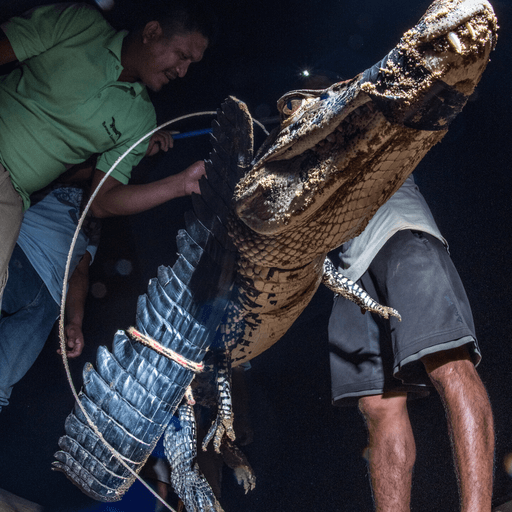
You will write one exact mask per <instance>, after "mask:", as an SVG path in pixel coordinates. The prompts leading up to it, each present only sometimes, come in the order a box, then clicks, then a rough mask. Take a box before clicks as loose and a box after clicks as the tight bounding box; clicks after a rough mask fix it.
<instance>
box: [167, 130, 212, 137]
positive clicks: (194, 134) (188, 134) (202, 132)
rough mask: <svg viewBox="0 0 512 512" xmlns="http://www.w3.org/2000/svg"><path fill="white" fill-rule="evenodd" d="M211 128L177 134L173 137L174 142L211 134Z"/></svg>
mask: <svg viewBox="0 0 512 512" xmlns="http://www.w3.org/2000/svg"><path fill="white" fill-rule="evenodd" d="M211 132H212V129H211V128H204V129H202V130H193V131H191V132H184V133H177V134H176V135H173V136H172V138H173V139H174V140H178V139H186V138H188V137H197V136H198V135H206V134H207V133H211Z"/></svg>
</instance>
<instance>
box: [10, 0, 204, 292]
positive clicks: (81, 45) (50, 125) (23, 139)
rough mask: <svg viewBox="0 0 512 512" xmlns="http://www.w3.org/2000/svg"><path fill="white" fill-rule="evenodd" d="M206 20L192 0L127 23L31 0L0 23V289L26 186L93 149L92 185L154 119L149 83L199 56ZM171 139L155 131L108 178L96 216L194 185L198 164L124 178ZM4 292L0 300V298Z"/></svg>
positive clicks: (156, 201) (139, 206) (123, 211)
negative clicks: (1, 72)
mask: <svg viewBox="0 0 512 512" xmlns="http://www.w3.org/2000/svg"><path fill="white" fill-rule="evenodd" d="M210 38H211V26H210V20H209V18H208V16H207V15H206V16H205V14H204V13H203V11H201V10H200V9H197V7H194V6H193V5H192V4H191V2H184V3H183V4H178V5H174V4H173V6H171V7H166V9H165V11H164V12H160V13H158V15H156V16H155V17H154V19H152V20H151V21H149V22H148V23H146V24H145V25H143V26H142V27H141V28H140V29H139V30H136V31H134V32H130V33H128V32H126V31H120V32H117V31H116V30H114V29H113V28H112V27H111V26H110V25H109V24H108V23H107V22H106V21H105V19H104V18H103V16H102V15H101V14H100V13H99V12H98V11H97V10H96V9H95V8H93V7H91V6H89V5H87V4H56V5H47V6H42V7H38V8H36V9H34V10H32V11H29V12H28V13H26V14H24V15H23V16H19V17H15V18H11V19H10V20H9V21H8V22H6V23H4V24H3V25H1V27H0V65H2V64H6V63H9V62H15V61H18V62H19V63H20V64H21V65H19V66H16V68H15V69H14V70H13V71H11V73H9V74H8V75H6V76H4V77H1V78H0V297H1V294H2V291H3V286H4V283H2V278H4V279H5V277H4V276H5V275H6V269H7V265H8V262H9V258H10V255H11V252H12V249H13V247H14V244H15V243H16V239H17V237H18V232H19V225H20V223H21V219H22V215H23V211H24V210H25V209H26V208H28V206H29V205H30V200H29V196H30V194H31V193H32V192H34V191H36V190H39V189H40V188H42V187H44V186H45V185H47V184H48V183H50V182H51V181H53V180H54V179H55V178H56V177H58V176H59V175H60V174H62V173H63V172H64V171H66V169H68V168H69V167H71V166H73V165H75V164H78V163H80V162H83V161H85V160H87V158H89V157H90V156H91V155H92V154H96V153H99V154H100V156H99V158H98V163H97V169H98V171H97V172H96V176H95V180H94V184H93V186H94V187H95V186H96V185H97V184H98V183H99V181H100V180H101V178H102V177H103V176H104V173H105V172H107V171H108V170H109V169H110V167H111V165H112V164H113V163H114V162H115V161H116V160H117V158H118V157H119V156H120V155H122V154H123V153H124V152H125V151H126V150H127V149H128V148H129V147H130V146H131V145H132V144H133V143H134V142H136V141H137V140H138V139H140V137H142V136H143V135H144V134H146V133H147V132H149V131H150V130H152V129H153V128H155V126H156V115H155V111H154V108H153V105H152V104H151V101H150V99H149V95H148V93H147V90H146V87H149V88H150V89H151V90H153V91H159V90H160V89H161V88H162V87H163V86H164V85H166V84H167V83H168V82H169V81H170V80H173V79H175V78H178V77H180V78H181V77H183V76H185V74H186V72H187V70H188V67H189V65H190V64H191V63H193V62H198V61H200V60H201V59H202V57H203V54H204V51H205V50H206V48H207V46H208V43H209V40H210ZM160 147H161V148H162V149H164V150H167V149H168V148H169V147H172V138H170V136H169V135H168V134H166V133H159V134H157V135H156V136H154V137H153V138H152V139H151V141H150V142H148V141H146V142H144V143H141V144H140V145H139V146H138V147H137V148H135V149H134V150H133V151H132V152H131V153H130V154H129V155H128V156H127V157H126V158H125V159H124V160H123V161H122V162H121V163H120V164H119V165H118V166H117V168H116V169H115V171H114V172H113V173H112V174H111V175H110V176H109V178H107V180H106V182H105V183H104V185H103V186H102V188H101V189H100V191H99V193H98V195H97V197H96V199H95V201H94V203H93V206H92V209H93V213H94V214H95V215H96V216H98V217H106V216H111V215H128V214H133V213H139V212H141V211H145V210H147V209H149V208H152V207H154V206H157V205H160V204H162V203H164V202H166V201H168V200H170V199H173V198H175V197H179V196H184V195H188V194H191V193H192V192H199V187H198V180H199V178H200V177H201V176H202V175H203V174H204V163H203V162H202V161H199V162H196V163H195V164H193V165H192V166H190V167H188V168H187V169H185V170H184V171H183V172H181V173H179V174H175V175H172V176H169V177H167V178H164V179H162V180H159V181H157V182H153V183H149V184H145V185H127V183H128V181H129V178H130V173H131V170H132V167H133V166H135V165H136V164H137V163H138V162H139V161H140V159H141V158H142V157H143V156H144V155H145V154H146V152H148V154H153V153H155V152H156V151H158V149H159V148H160ZM0 301H1V299H0Z"/></svg>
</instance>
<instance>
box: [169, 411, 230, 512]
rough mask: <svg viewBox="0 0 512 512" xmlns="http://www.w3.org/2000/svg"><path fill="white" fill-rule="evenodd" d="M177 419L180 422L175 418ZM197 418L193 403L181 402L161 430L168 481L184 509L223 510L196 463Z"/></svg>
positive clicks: (202, 511)
mask: <svg viewBox="0 0 512 512" xmlns="http://www.w3.org/2000/svg"><path fill="white" fill-rule="evenodd" d="M177 420H179V421H177ZM196 437H197V436H196V420H195V417H194V410H193V408H192V406H191V405H190V404H189V403H187V402H184V403H183V404H182V405H180V406H179V407H178V417H177V418H176V416H175V417H174V418H173V421H172V422H171V423H170V424H169V426H168V427H167V429H166V431H165V433H164V449H165V456H166V457H167V460H168V461H169V465H170V467H171V484H172V486H173V488H174V490H175V491H176V493H177V494H178V496H179V497H180V499H181V501H182V502H183V503H184V505H185V508H186V510H187V512H223V509H222V507H221V506H220V503H219V502H218V501H217V498H216V497H215V494H214V493H213V491H212V489H211V487H210V485H209V484H208V482H207V481H206V478H205V477H204V476H203V475H202V473H201V471H200V469H199V466H198V465H197V462H196V461H195V459H196V456H197V450H196V443H197V439H196Z"/></svg>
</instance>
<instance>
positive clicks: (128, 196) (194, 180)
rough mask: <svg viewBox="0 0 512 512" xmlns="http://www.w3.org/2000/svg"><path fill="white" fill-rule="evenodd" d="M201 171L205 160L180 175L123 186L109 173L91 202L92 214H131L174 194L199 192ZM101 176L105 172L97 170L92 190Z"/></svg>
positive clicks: (163, 200) (167, 199)
mask: <svg viewBox="0 0 512 512" xmlns="http://www.w3.org/2000/svg"><path fill="white" fill-rule="evenodd" d="M204 173H205V169H204V161H203V160H200V161H198V162H195V163H194V164H192V165H191V166H190V167H187V169H185V170H184V171H182V172H180V173H179V174H174V175H172V176H168V177H167V178H163V179H161V180H158V181H154V182H153V183H146V184H144V185H123V184H122V183H121V182H119V181H117V180H116V179H115V178H112V177H111V176H109V177H108V178H107V180H106V181H105V183H104V184H103V185H102V187H101V188H100V190H99V192H98V195H97V196H96V198H95V199H94V201H93V203H92V205H91V210H92V213H93V215H94V216H95V217H99V218H103V217H111V216H114V215H132V214H134V213H140V212H144V211H146V210H149V209H151V208H154V207H155V206H159V205H161V204H163V203H165V202H167V201H170V200H171V199H175V198H176V197H182V196H187V195H190V194H192V192H195V193H197V194H199V193H200V191H199V180H200V179H201V177H202V176H203V175H204ZM104 176H105V173H103V172H102V171H98V170H96V172H95V174H94V178H93V183H92V190H96V187H97V186H98V184H99V182H100V181H101V179H102V178H103V177H104Z"/></svg>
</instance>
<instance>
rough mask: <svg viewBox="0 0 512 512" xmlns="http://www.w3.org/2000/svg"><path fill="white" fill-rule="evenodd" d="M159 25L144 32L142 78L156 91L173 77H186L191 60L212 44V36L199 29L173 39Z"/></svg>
mask: <svg viewBox="0 0 512 512" xmlns="http://www.w3.org/2000/svg"><path fill="white" fill-rule="evenodd" d="M152 23H156V22H152ZM148 25H149V24H148ZM159 27H160V26H159V25H158V28H157V29H156V30H154V31H149V32H148V33H147V34H143V43H144V45H143V48H144V60H143V62H141V65H140V70H139V74H140V81H141V82H142V83H144V84H145V85H146V86H147V87H148V88H149V89H151V90H152V91H159V90H160V89H161V88H162V87H163V86H164V85H166V84H168V83H169V81H170V80H174V79H175V78H178V77H179V78H183V77H184V76H185V75H186V73H187V70H188V67H189V66H190V64H191V63H192V62H199V61H200V60H201V59H202V58H203V54H204V52H205V50H206V48H207V46H208V40H207V39H206V38H205V37H204V36H203V35H202V34H200V33H199V32H190V33H187V34H182V35H174V36H172V37H171V38H170V39H169V38H166V37H164V35H163V34H162V31H161V28H159Z"/></svg>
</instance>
